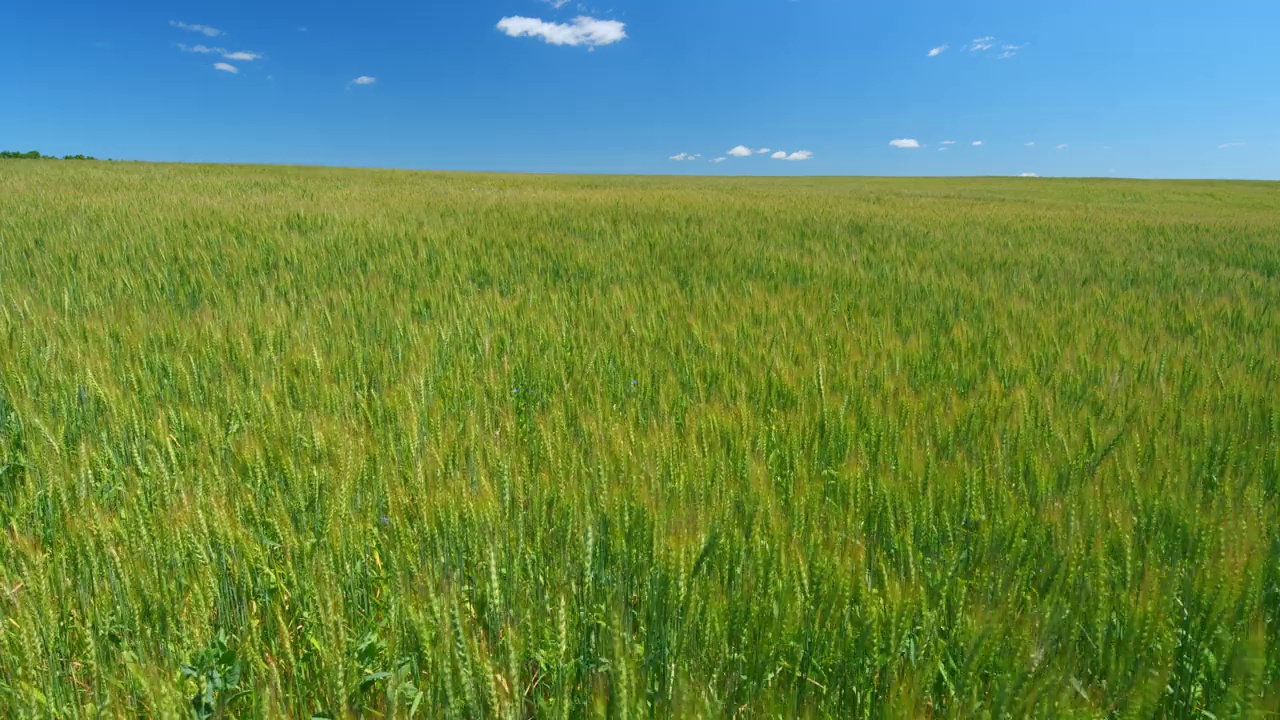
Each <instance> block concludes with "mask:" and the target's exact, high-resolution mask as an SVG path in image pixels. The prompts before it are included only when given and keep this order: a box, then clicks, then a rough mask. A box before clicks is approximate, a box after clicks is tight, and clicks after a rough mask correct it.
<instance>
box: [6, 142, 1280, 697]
mask: <svg viewBox="0 0 1280 720" xmlns="http://www.w3.org/2000/svg"><path fill="white" fill-rule="evenodd" d="M0 526H2V527H3V534H2V535H0V715H3V716H5V717H12V718H25V717H32V718H35V717H71V718H97V717H113V718H114V717H193V716H194V717H198V718H257V717H328V718H346V717H387V718H409V717H420V718H427V717H455V718H472V717H494V718H516V717H548V718H553V717H555V718H577V717H611V718H639V717H725V716H730V717H783V718H790V717H836V718H872V717H877V718H878V717H917V718H919V717H964V718H973V717H992V718H994V717H1002V718H1003V717H1011V718H1021V717H1076V718H1094V717H1188V718H1190V717H1203V718H1209V717H1217V718H1227V717H1276V716H1278V715H1280V186H1278V185H1276V184H1274V183H1272V184H1267V183H1242V182H1140V181H1120V180H1114V181H1106V180H1048V179H1023V178H1013V179H998V178H988V179H866V178H826V179H763V178H756V179H748V178H739V179H730V178H718V179H707V178H703V179H696V178H659V177H650V178H640V177H566V176H516V175H482V174H446V173H421V172H402V171H374V170H337V169H323V168H284V167H252V166H239V167H237V166H200V165H187V166H183V165H159V164H135V163H100V162H81V163H62V162H56V161H43V160H38V161H22V162H18V161H6V162H0Z"/></svg>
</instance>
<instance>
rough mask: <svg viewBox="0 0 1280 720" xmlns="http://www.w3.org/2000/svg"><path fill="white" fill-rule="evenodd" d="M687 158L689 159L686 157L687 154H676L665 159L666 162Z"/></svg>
mask: <svg viewBox="0 0 1280 720" xmlns="http://www.w3.org/2000/svg"><path fill="white" fill-rule="evenodd" d="M687 157H689V156H688V154H686V153H677V154H675V155H672V156H671V157H669V158H667V159H668V160H683V159H685V158H687Z"/></svg>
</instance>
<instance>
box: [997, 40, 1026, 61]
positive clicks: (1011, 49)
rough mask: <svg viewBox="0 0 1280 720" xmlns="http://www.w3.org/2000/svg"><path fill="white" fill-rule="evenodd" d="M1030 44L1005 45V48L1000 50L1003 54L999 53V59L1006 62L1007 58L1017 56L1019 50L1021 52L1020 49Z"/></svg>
mask: <svg viewBox="0 0 1280 720" xmlns="http://www.w3.org/2000/svg"><path fill="white" fill-rule="evenodd" d="M1030 44H1031V43H1022V44H1021V45H1005V46H1004V47H1003V48H1002V49H1003V50H1004V52H1002V53H1000V59H1001V60H1008V59H1009V58H1011V57H1013V56H1014V55H1017V54H1018V51H1019V50H1021V49H1022V48H1024V47H1026V46H1028V45H1030Z"/></svg>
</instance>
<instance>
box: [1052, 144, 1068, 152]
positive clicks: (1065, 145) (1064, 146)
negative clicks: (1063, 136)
mask: <svg viewBox="0 0 1280 720" xmlns="http://www.w3.org/2000/svg"><path fill="white" fill-rule="evenodd" d="M1066 149H1067V144H1066V143H1062V144H1061V145H1059V146H1057V147H1055V148H1054V150H1066Z"/></svg>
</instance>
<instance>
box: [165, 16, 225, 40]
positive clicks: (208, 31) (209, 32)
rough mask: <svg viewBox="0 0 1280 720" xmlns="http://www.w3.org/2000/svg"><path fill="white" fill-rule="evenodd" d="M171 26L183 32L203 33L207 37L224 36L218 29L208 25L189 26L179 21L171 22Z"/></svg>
mask: <svg viewBox="0 0 1280 720" xmlns="http://www.w3.org/2000/svg"><path fill="white" fill-rule="evenodd" d="M169 25H171V26H172V27H176V28H181V29H183V30H190V31H191V32H198V33H202V34H204V35H205V36H207V37H218V36H219V35H221V34H222V31H221V30H219V29H218V28H216V27H209V26H208V25H188V24H186V23H184V22H178V21H177V20H170V21H169Z"/></svg>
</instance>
